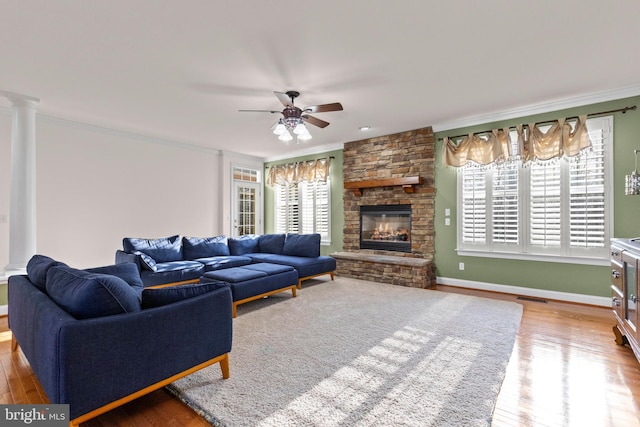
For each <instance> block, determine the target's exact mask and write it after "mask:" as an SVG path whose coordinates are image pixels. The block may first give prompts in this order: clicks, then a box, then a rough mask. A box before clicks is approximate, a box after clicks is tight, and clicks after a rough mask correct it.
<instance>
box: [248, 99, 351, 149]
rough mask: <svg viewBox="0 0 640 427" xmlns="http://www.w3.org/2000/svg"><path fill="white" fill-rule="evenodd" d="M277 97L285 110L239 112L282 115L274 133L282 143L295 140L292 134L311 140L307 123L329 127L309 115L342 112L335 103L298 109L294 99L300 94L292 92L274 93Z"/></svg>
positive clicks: (340, 105)
mask: <svg viewBox="0 0 640 427" xmlns="http://www.w3.org/2000/svg"><path fill="white" fill-rule="evenodd" d="M273 93H274V94H275V96H276V97H277V98H278V99H279V100H280V102H281V103H282V105H284V110H282V111H278V110H239V111H240V112H258V113H280V114H282V118H281V119H280V120H278V123H276V125H275V126H274V127H273V133H275V134H276V135H278V139H280V140H282V141H290V140H292V139H293V136H291V133H290V132H293V133H294V134H296V135H297V136H298V139H301V140H307V139H311V134H310V133H309V131H308V129H307V128H306V126H305V123H308V124H311V125H314V126H318V127H320V128H325V127H327V126H329V122H326V121H324V120H321V119H319V118H317V117H314V116H310V115H309V114H307V113H327V112H330V111H341V110H342V104H340V103H339V102H334V103H331V104H321V105H311V106H309V107H305V108H299V107H296V106H295V105H294V104H293V101H294V99H296V98H297V97H298V96H300V92H297V91H295V90H290V91H287V92H277V91H274V92H273Z"/></svg>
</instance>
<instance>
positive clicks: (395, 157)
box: [336, 127, 436, 288]
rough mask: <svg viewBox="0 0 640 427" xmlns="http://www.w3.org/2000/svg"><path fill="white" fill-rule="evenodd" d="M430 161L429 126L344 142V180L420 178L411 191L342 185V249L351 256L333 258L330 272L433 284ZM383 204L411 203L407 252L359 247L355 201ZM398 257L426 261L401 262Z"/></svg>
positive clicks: (432, 145) (417, 284)
mask: <svg viewBox="0 0 640 427" xmlns="http://www.w3.org/2000/svg"><path fill="white" fill-rule="evenodd" d="M434 161H435V137H434V134H433V130H432V129H431V127H427V128H422V129H417V130H413V131H407V132H402V133H397V134H394V135H387V136H381V137H377V138H371V139H366V140H362V141H355V142H349V143H346V144H345V145H344V182H345V183H348V182H354V181H367V180H377V179H388V178H402V177H408V176H420V177H422V178H423V180H424V183H423V184H419V185H416V186H415V191H414V192H413V193H406V192H405V191H404V190H403V188H402V187H401V186H394V187H376V188H365V189H363V190H362V195H361V196H357V195H355V194H354V192H353V191H351V190H346V189H345V190H344V215H345V225H344V245H343V250H344V251H345V253H346V254H348V255H351V256H348V257H343V258H342V259H341V257H339V256H337V257H336V259H337V264H338V268H337V271H336V274H338V275H342V276H347V277H354V278H361V279H365V280H372V281H377V282H384V283H393V284H398V285H403V286H411V287H421V288H426V287H432V286H435V283H436V281H435V266H434V264H433V256H434V251H435V249H434V227H433V220H434V200H435V186H434V181H435V166H434ZM385 204H411V209H412V224H411V249H412V250H411V253H402V252H393V251H379V250H368V249H367V250H365V249H360V206H361V205H385ZM353 253H357V254H358V256H357V257H354V256H353ZM346 254H345V255H346ZM389 257H391V258H389ZM402 257H409V258H420V259H423V260H428V261H429V262H428V263H425V262H423V263H419V262H418V263H416V262H409V261H417V260H405V261H406V262H402ZM354 258H357V259H354ZM381 260H387V261H388V262H381Z"/></svg>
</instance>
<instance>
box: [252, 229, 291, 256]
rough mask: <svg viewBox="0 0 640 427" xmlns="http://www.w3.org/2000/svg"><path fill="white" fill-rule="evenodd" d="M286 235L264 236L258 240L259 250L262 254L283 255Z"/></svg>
mask: <svg viewBox="0 0 640 427" xmlns="http://www.w3.org/2000/svg"><path fill="white" fill-rule="evenodd" d="M285 237H286V234H284V233H283V234H263V235H261V236H260V237H259V238H258V249H259V251H260V252H261V253H266V254H278V255H280V254H281V253H282V247H283V246H284V239H285Z"/></svg>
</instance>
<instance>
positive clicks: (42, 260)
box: [27, 255, 67, 293]
mask: <svg viewBox="0 0 640 427" xmlns="http://www.w3.org/2000/svg"><path fill="white" fill-rule="evenodd" d="M56 265H63V266H66V265H67V264H65V263H63V262H60V261H56V260H55V259H53V258H50V257H48V256H46V255H34V256H32V257H31V259H30V260H29V262H28V263H27V276H28V277H29V280H30V281H31V283H33V284H34V285H35V286H36V288H38V289H40V290H41V291H42V292H45V293H46V292H47V289H46V281H47V271H49V269H50V268H51V267H55V266H56Z"/></svg>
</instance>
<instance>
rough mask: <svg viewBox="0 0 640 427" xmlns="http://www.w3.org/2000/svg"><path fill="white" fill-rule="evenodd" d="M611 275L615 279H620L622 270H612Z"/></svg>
mask: <svg viewBox="0 0 640 427" xmlns="http://www.w3.org/2000/svg"><path fill="white" fill-rule="evenodd" d="M611 276H613V278H614V279H619V278H620V272H619V271H618V270H611Z"/></svg>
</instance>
